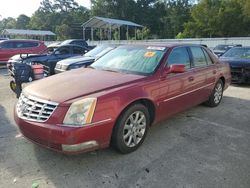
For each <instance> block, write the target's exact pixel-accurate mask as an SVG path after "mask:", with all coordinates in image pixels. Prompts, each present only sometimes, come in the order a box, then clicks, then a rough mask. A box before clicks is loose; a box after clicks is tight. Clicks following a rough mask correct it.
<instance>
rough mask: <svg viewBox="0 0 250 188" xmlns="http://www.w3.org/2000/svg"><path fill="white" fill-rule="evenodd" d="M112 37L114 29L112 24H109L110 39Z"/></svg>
mask: <svg viewBox="0 0 250 188" xmlns="http://www.w3.org/2000/svg"><path fill="white" fill-rule="evenodd" d="M111 39H112V29H111V24H109V40H111Z"/></svg>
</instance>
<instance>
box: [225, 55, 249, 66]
mask: <svg viewBox="0 0 250 188" xmlns="http://www.w3.org/2000/svg"><path fill="white" fill-rule="evenodd" d="M220 61H222V62H225V63H229V64H230V66H231V67H242V68H243V67H250V59H238V58H228V57H221V58H220Z"/></svg>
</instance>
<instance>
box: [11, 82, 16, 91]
mask: <svg viewBox="0 0 250 188" xmlns="http://www.w3.org/2000/svg"><path fill="white" fill-rule="evenodd" d="M10 89H11V90H12V91H13V92H14V93H15V92H16V82H15V81H14V80H11V81H10Z"/></svg>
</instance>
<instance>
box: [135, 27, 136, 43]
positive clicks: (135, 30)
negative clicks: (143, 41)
mask: <svg viewBox="0 0 250 188" xmlns="http://www.w3.org/2000/svg"><path fill="white" fill-rule="evenodd" d="M135 40H136V27H135Z"/></svg>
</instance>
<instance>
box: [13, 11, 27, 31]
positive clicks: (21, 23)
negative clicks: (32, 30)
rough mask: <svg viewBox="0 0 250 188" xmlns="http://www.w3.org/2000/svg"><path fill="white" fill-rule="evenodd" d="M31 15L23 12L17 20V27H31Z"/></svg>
mask: <svg viewBox="0 0 250 188" xmlns="http://www.w3.org/2000/svg"><path fill="white" fill-rule="evenodd" d="M29 22H30V17H28V16H26V15H24V14H21V15H19V16H18V18H17V20H16V28H17V29H27V28H28V27H29Z"/></svg>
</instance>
